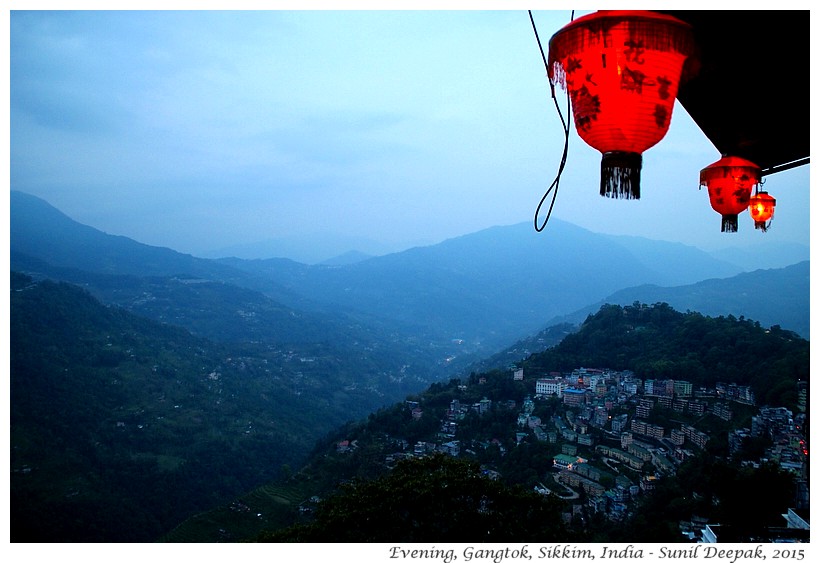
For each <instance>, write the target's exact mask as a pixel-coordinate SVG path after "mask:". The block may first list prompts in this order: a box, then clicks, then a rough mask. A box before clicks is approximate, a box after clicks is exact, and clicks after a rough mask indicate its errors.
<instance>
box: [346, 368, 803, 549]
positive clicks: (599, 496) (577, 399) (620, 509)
mask: <svg viewBox="0 0 820 563" xmlns="http://www.w3.org/2000/svg"><path fill="white" fill-rule="evenodd" d="M509 377H510V378H512V379H513V381H516V382H522V383H525V384H526V385H528V386H530V385H531V386H532V393H531V394H530V395H527V396H525V397H523V398H518V397H498V398H496V399H495V400H492V399H490V398H487V397H484V398H482V399H481V400H479V401H476V402H463V401H461V400H459V399H453V400H452V401H451V402H450V405H449V408H447V409H446V411H445V412H444V413H443V416H440V417H439V419H438V428H439V430H438V432H437V433H436V435H435V438H434V439H430V440H426V441H424V440H419V441H417V442H415V443H413V444H410V443H408V441H407V440H405V439H403V438H400V437H398V438H397V437H393V438H394V440H393V443H394V444H395V445H396V446H397V448H398V449H397V451H394V452H392V453H390V454H388V455H386V457H385V464H386V465H387V466H388V467H390V466H392V465H394V464H395V463H396V462H397V461H399V460H400V459H404V458H408V457H418V456H425V455H430V454H432V453H434V452H443V453H445V454H448V455H452V456H455V457H458V456H475V455H476V452H477V451H478V450H480V449H482V448H485V449H486V448H488V447H490V446H494V447H497V448H499V450H500V452H501V455H505V454H507V453H508V448H509V447H513V448H514V447H517V446H518V445H520V444H522V443H523V442H533V441H535V442H539V443H543V444H548V445H550V446H552V450H553V451H555V452H556V453H555V454H554V455H553V456H552V464H551V469H550V470H549V471H548V472H547V473H546V474H544V475H543V476H542V477H543V479H542V480H541V481H539V483H538V484H537V485H536V486H535V487H534V489H535V490H536V491H537V492H539V493H541V494H545V495H557V496H558V497H560V498H563V499H566V500H567V501H568V505H569V506H570V509H569V510H568V511H567V512H566V513H565V514H564V518H565V519H566V520H567V521H568V522H569V521H571V520H572V519H573V518H579V517H580V518H583V517H585V516H586V515H589V514H603V515H605V516H606V517H607V518H610V519H613V520H617V519H620V518H623V517H624V516H625V515H626V514H627V513H628V512H629V510H630V508H631V507H632V506H633V505H634V502H635V501H636V500H637V499H638V498H639V497H640V496H641V495H643V494H646V493H648V492H651V491H652V490H653V489H654V488H655V487H656V486H657V484H658V483H659V482H660V481H661V480H662V479H664V478H665V477H666V476H669V475H672V474H674V473H675V472H676V470H677V468H678V467H679V466H680V464H681V463H683V462H684V461H685V460H687V459H688V458H690V457H691V456H693V455H695V454H696V453H697V452H699V451H703V450H705V449H707V448H708V447H709V446H710V445H711V444H710V441H711V440H715V439H716V436H717V434H718V433H717V432H714V431H713V429H714V428H716V427H718V426H721V427H725V428H728V429H729V430H728V444H724V445H725V448H718V449H719V450H721V451H726V452H728V455H729V456H732V455H734V454H736V453H737V452H739V451H740V450H741V449H742V448H743V446H744V443H745V441H746V440H747V439H749V438H757V439H758V441H761V442H763V443H765V444H766V445H767V447H766V448H765V450H764V451H763V452H762V455H761V456H760V457H759V458H758V459H754V460H747V461H745V462H744V463H747V464H752V465H757V464H761V463H764V462H775V463H776V464H778V466H779V467H780V468H781V469H782V470H785V471H788V472H790V473H791V474H793V475H794V477H795V481H796V482H797V484H798V490H797V492H796V494H795V498H794V500H793V503H792V504H793V507H792V508H790V509H789V510H788V512H787V513H786V514H783V519H784V520H783V525H782V529H778V530H776V531H773V533H776V534H777V537H778V539H779V541H803V540H807V539H808V529H809V517H808V507H809V495H808V484H807V478H808V473H807V471H808V469H807V460H808V451H807V447H806V436H805V431H804V424H805V420H806V400H807V388H806V386H802V387H801V388H800V389H799V390H798V392H799V402H798V412H797V413H793V412H792V411H790V410H789V409H787V408H784V407H772V406H759V405H757V404H756V401H755V396H754V393H753V391H752V390H751V389H750V388H749V387H746V386H739V385H736V384H733V383H728V384H727V383H717V384H716V385H715V386H714V387H713V388H703V387H699V388H695V387H694V386H693V385H692V383H690V382H687V381H680V380H652V379H645V380H642V379H640V378H639V377H637V376H636V375H635V374H634V373H632V372H630V371H613V370H609V369H592V368H583V367H582V368H577V369H575V370H573V371H571V372H569V373H558V372H551V373H548V374H543V375H537V376H531V377H527V378H526V379H525V374H524V369H523V368H520V367H513V368H511V370H510V374H509ZM486 384H487V378H486V377H485V376H481V377H478V378H477V380H476V382H475V385H478V386H479V388H480V387H481V386H483V385H486ZM471 385H473V383H472V382H471ZM458 390H459V391H460V392H462V393H463V394H464V395H465V397H466V396H467V391H468V385H466V384H460V385H459V386H458ZM547 404H549V405H550V408H549V409H546V408H545V406H546V405H547ZM405 405H406V408H407V410H408V411H409V414H410V417H412V419H413V420H415V421H421V420H423V419H424V417H430V416H438V415H437V414H436V412H435V411H436V409H427V408H425V406H424V403H423V401H415V400H408V401H406V403H405ZM499 410H503V411H509V410H515V412H516V413H517V419H516V420H517V424H516V427H515V428H510V429H509V432H510V433H511V434H514V440H511V439H510V438H509V437H505V436H495V437H493V438H491V439H490V440H489V441H487V440H476V439H474V438H472V437H471V436H465V435H463V433H462V432H461V429H460V426H461V424H462V422H464V421H465V419H466V418H467V417H468V416H476V415H477V416H479V417H482V416H487V415H489V414H490V413H492V412H494V411H499ZM539 412H550V413H551V414H550V416H547V417H543V416H539V414H538V413H539ZM750 415H751V416H750ZM741 416H742V418H741ZM740 420H744V421H745V420H750V421H751V422H750V424H749V425H748V426H739V424H738V421H740ZM723 435H725V433H724V434H722V435H721V436H723ZM505 444H507V445H505ZM509 444H512V446H510V445H509ZM356 447H357V444H356V442H355V441H348V440H344V441H340V442H339V443H337V445H336V450H337V452H338V453H340V454H344V453H348V452H352V451H355V449H356ZM484 470H485V473H486V474H487V475H488V476H490V477H491V478H499V477H500V474H499V473H498V471H497V470H496V469H495V468H493V467H490V466H489V465H486V466H485V467H484ZM719 524H720V523H717V522H708V521H703V520H699V519H697V518H694V519H693V521H689V522H681V523H680V530H681V534H683V535H684V536H685V537H686V538H687V539H688V540H690V541H694V542H716V541H726V540H727V534H728V533H729V532H728V531H727V530H721V528H720V525H719Z"/></svg>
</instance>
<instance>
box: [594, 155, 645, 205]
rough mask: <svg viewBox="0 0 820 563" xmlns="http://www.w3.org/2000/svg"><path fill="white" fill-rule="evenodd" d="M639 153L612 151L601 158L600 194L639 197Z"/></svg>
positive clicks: (640, 159) (640, 163)
mask: <svg viewBox="0 0 820 563" xmlns="http://www.w3.org/2000/svg"><path fill="white" fill-rule="evenodd" d="M642 162H643V157H642V156H641V154H640V153H634V152H623V151H612V152H607V153H604V155H603V157H602V158H601V195H602V196H605V197H614V198H623V199H640V198H641V165H642Z"/></svg>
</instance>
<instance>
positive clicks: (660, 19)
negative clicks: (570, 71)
mask: <svg viewBox="0 0 820 563" xmlns="http://www.w3.org/2000/svg"><path fill="white" fill-rule="evenodd" d="M620 24H625V25H626V26H627V28H628V32H629V36H630V37H631V38H632V39H634V40H635V41H638V42H640V43H641V44H642V45H643V47H644V48H645V49H647V50H653V51H661V52H664V53H668V52H677V53H680V54H681V55H683V56H685V57H690V56H692V55H694V53H695V39H694V36H693V34H692V28H691V26H689V24H687V23H685V22H683V21H681V20H679V19H677V18H673V17H671V16H666V15H662V14H656V13H653V12H640V11H637V12H636V11H629V10H613V11H606V10H605V11H601V12H596V13H594V14H591V15H590V16H587V17H584V18H579V19H578V20H575V21H574V22H571V23H569V24H567V25H566V26H565V27H564V28H563V29H561V30H559V31H558V32H557V33H556V34H555V35H553V36H552V38H551V39H550V42H549V62H548V64H547V72H548V73H549V78H550V81H552V82H553V83H558V84H560V85H561V87H562V88H565V86H566V81H565V78H566V77H565V70H564V69H563V67H562V66H561V64H560V62H559V61H563V60H566V58H567V57H568V56H571V55H577V54H578V53H579V52H581V51H584V50H586V49H587V48H589V47H599V46H601V45H602V44H605V42H606V40H607V39H609V36H608V32H609V30H610V29H611V28H612V27H614V26H616V25H620Z"/></svg>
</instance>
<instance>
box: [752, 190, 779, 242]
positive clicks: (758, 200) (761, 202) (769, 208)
mask: <svg viewBox="0 0 820 563" xmlns="http://www.w3.org/2000/svg"><path fill="white" fill-rule="evenodd" d="M775 203H776V202H775V199H774V198H773V197H772V196H770V195H769V194H768V193H767V192H757V193H756V194H755V195H753V196H752V197H751V199H750V200H749V214H750V215H751V216H752V219H754V222H755V229H760V230H761V231H763V232H764V233H765V232H766V231H768V230H769V227H770V226H771V224H772V221H771V219H772V216H773V215H774V205H775ZM767 221H768V223H767Z"/></svg>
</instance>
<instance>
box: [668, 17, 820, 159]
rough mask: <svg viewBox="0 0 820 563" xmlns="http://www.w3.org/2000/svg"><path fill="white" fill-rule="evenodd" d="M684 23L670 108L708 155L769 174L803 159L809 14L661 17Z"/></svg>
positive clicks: (806, 132) (805, 154)
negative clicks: (685, 50)
mask: <svg viewBox="0 0 820 563" xmlns="http://www.w3.org/2000/svg"><path fill="white" fill-rule="evenodd" d="M658 11H659V12H662V13H665V14H669V15H672V16H675V17H677V18H678V19H681V20H683V21H685V22H687V23H689V24H690V25H691V26H692V28H693V31H694V35H695V41H696V43H697V46H698V53H697V64H696V65H695V68H693V69H692V70H694V71H695V74H694V75H693V76H692V77H691V78H689V79H688V80H687V81H686V82H685V83H683V84H682V85H681V87H680V89H679V92H678V101H680V103H681V105H682V106H683V107H684V108H685V109H686V111H687V112H688V113H689V115H690V116H691V117H692V119H693V120H694V121H695V123H696V124H697V125H698V127H700V129H701V130H702V131H703V133H704V134H705V135H706V136H707V137H708V138H709V140H710V141H711V142H712V144H714V146H715V148H716V149H717V150H718V151H719V152H720V153H721V154H725V155H732V156H739V157H742V158H745V159H747V160H750V161H752V162H754V163H755V164H757V165H758V166H760V167H761V168H762V169H763V171H764V174H766V173H772V172H777V171H779V170H781V169H785V168H788V167H791V166H793V165H794V163H796V162H799V163H801V164H805V163H807V162H808V158H809V144H810V142H809V137H810V135H809V127H810V124H809V108H810V99H809V87H810V84H809V39H810V38H809V33H810V25H809V24H810V22H809V10H779V11H768V10H714V11H709V10H693V11H666V10H658Z"/></svg>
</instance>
